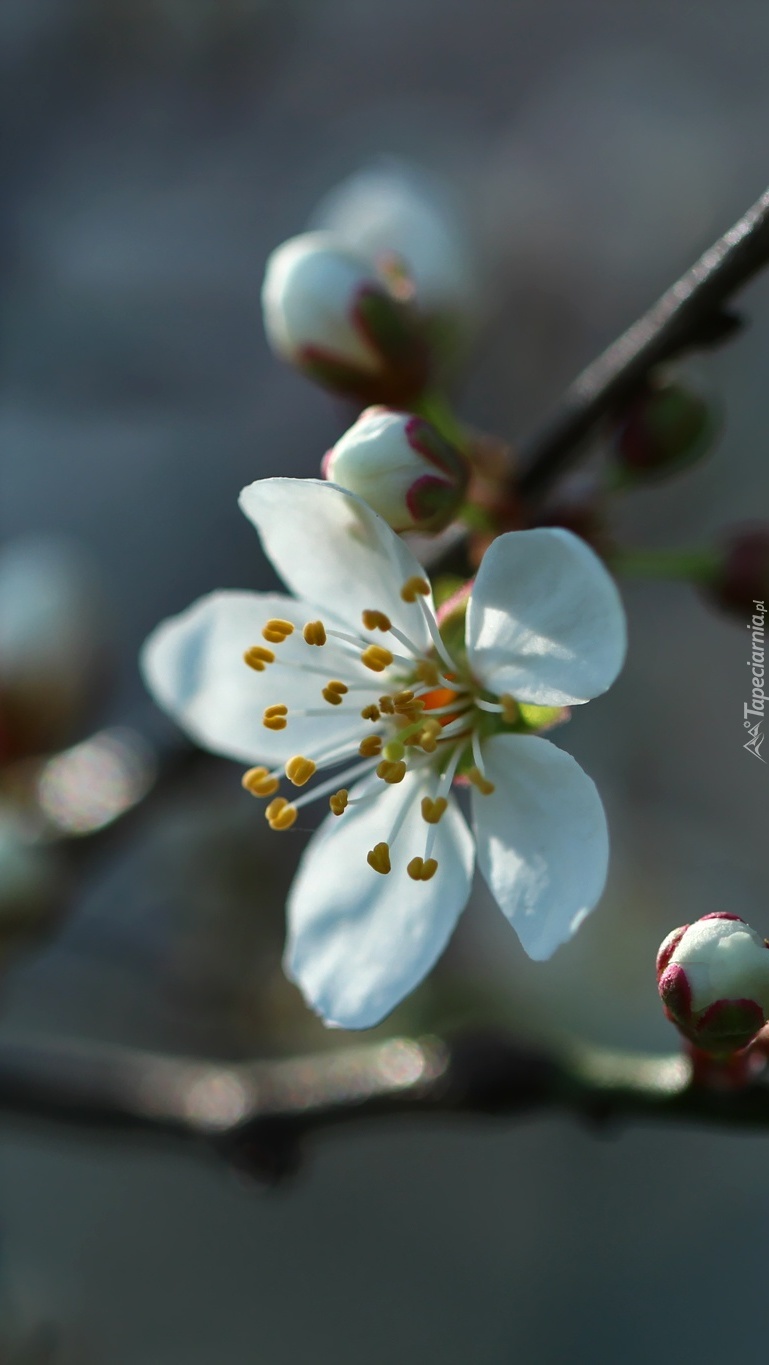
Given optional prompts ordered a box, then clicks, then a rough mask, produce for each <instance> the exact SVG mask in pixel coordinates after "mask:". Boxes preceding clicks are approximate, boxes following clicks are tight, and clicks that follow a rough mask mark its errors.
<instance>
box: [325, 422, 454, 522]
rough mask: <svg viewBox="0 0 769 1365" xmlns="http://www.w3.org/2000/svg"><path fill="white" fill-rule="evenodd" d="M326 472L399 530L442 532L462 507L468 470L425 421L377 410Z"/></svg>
mask: <svg viewBox="0 0 769 1365" xmlns="http://www.w3.org/2000/svg"><path fill="white" fill-rule="evenodd" d="M323 473H324V474H325V476H326V478H327V479H329V480H330V481H331V482H332V483H336V484H339V486H340V487H341V488H346V489H347V490H348V491H349V492H350V493H357V494H358V496H359V497H361V498H364V499H365V501H366V502H367V503H368V504H369V506H371V507H373V509H374V511H375V512H378V513H379V515H380V516H381V517H384V519H385V521H386V522H388V523H389V525H390V526H392V527H393V529H394V530H395V531H440V530H442V529H443V527H444V526H447V525H448V523H449V522H450V521H451V519H452V517H453V516H454V515H455V513H456V512H457V510H458V508H459V506H460V504H461V502H462V499H463V497H464V492H465V488H466V486H467V477H468V468H467V464H466V462H465V460H464V458H463V456H462V455H461V454H460V453H459V451H458V450H456V449H455V448H454V446H452V445H449V443H448V441H445V440H444V438H443V437H442V436H441V435H440V434H439V433H438V432H437V431H436V429H435V427H434V426H432V425H431V423H430V422H427V421H425V419H424V418H423V417H414V416H413V415H412V414H410V413H408V412H393V411H391V409H389V408H381V407H374V408H367V409H366V411H365V412H363V413H361V415H360V417H359V418H358V420H357V422H356V423H355V424H354V426H351V427H350V430H349V431H347V432H345V434H344V436H342V437H341V439H340V440H339V441H337V443H336V445H335V446H333V447H332V449H331V450H330V451H329V452H328V454H327V455H326V457H325V459H324V462H323Z"/></svg>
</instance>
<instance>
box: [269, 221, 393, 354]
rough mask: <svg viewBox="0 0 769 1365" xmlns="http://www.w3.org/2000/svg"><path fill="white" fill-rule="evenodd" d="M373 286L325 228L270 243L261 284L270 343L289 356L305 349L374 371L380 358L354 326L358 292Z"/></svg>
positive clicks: (367, 271) (360, 260)
mask: <svg viewBox="0 0 769 1365" xmlns="http://www.w3.org/2000/svg"><path fill="white" fill-rule="evenodd" d="M376 284H377V278H376V274H375V272H374V271H373V270H372V269H371V267H370V266H369V265H368V263H367V261H366V260H365V258H364V257H362V256H358V255H357V254H356V253H355V252H353V251H350V250H348V249H347V248H346V247H345V246H344V244H343V243H341V242H340V240H339V239H338V238H336V237H334V236H333V234H332V233H330V232H305V233H302V235H301V236H299V237H292V238H291V239H290V240H289V241H288V242H283V243H282V245H281V246H279V247H276V249H275V251H273V253H272V255H271V256H270V257H269V259H268V261H267V268H266V271H265V276H264V284H263V286H262V311H263V315H264V326H265V331H266V333H267V337H268V339H269V341H270V344H271V346H273V348H274V349H275V350H276V351H277V352H278V353H279V354H280V355H283V356H285V357H286V358H287V359H289V360H293V359H294V358H295V356H296V354H297V352H301V351H302V350H303V349H304V348H305V347H314V348H317V349H318V350H320V351H323V352H324V353H325V354H326V355H327V356H329V357H330V358H331V359H336V360H341V361H343V362H346V363H347V364H349V365H354V366H356V367H357V368H358V369H362V370H365V371H368V372H370V373H372V374H376V373H377V371H378V370H380V369H381V366H382V361H381V358H380V356H379V355H378V354H377V352H376V350H375V349H374V347H373V346H372V345H371V344H370V343H369V342H368V341H367V339H366V336H365V334H364V333H363V332H362V331H361V330H360V329H359V328H358V327H356V326H355V322H354V309H355V304H356V301H357V297H358V293H359V291H360V290H361V289H362V288H364V287H365V286H367V285H369V286H371V285H374V286H376Z"/></svg>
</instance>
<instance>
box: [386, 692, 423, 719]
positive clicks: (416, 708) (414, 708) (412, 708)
mask: <svg viewBox="0 0 769 1365" xmlns="http://www.w3.org/2000/svg"><path fill="white" fill-rule="evenodd" d="M393 706H394V708H395V714H396V716H408V718H409V720H416V719H417V716H418V715H419V713H420V711H424V709H425V704H424V702H423V701H420V700H419V697H415V698H414V700H413V701H398V699H397V697H396V699H395V701H394V702H393Z"/></svg>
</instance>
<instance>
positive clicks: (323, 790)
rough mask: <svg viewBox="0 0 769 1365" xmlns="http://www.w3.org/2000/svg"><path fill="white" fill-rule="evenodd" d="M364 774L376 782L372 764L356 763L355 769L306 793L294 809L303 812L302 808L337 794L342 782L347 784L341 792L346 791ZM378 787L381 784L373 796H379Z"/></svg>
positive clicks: (375, 789) (340, 774) (296, 802)
mask: <svg viewBox="0 0 769 1365" xmlns="http://www.w3.org/2000/svg"><path fill="white" fill-rule="evenodd" d="M364 773H368V774H369V776H370V778H371V779H372V782H373V781H374V772H373V765H372V764H371V763H370V762H368V763H356V764H354V765H353V767H351V768H348V769H347V771H346V772H342V773H335V774H334V776H333V777H328V778H326V781H325V782H319V783H318V785H317V786H316V787H313V788H312V789H311V790H310V791H308V792H304V793H303V794H302V795H301V796H300V797H298V798H297V800H296V801H294V803H293V804H294V807H295V808H296V810H301V809H302V806H309V805H311V803H312V802H313V801H320V799H321V797H324V796H328V795H329V794H330V793H333V792H335V791H336V790H337V789H338V788H339V783H340V782H343V783H344V784H345V785H344V787H343V788H340V790H344V791H346V790H347V789H348V788H349V786H350V784H351V783H352V782H354V781H355V779H356V778H358V777H361V776H362V775H363V774H364ZM378 786H379V784H378V783H377V784H376V787H372V794H374V793H375V794H376V795H379V790H378ZM361 799H365V798H361V797H358V798H356V801H350V802H349V805H351V806H353V805H355V804H356V802H357V800H361Z"/></svg>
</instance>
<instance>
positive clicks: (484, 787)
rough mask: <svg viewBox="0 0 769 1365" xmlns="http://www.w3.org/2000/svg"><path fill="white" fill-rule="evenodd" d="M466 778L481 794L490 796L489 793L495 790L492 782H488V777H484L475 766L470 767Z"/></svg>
mask: <svg viewBox="0 0 769 1365" xmlns="http://www.w3.org/2000/svg"><path fill="white" fill-rule="evenodd" d="M467 780H468V782H472V784H473V786H474V787H477V788H478V791H479V792H481V794H482V795H483V796H491V793H492V792H494V791H496V787H495V786H494V783H493V782H489V780H488V778H486V777H484V776H483V773H482V772H479V770H478V769H477V768H471V769H470V771H469V773H468V774H467Z"/></svg>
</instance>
